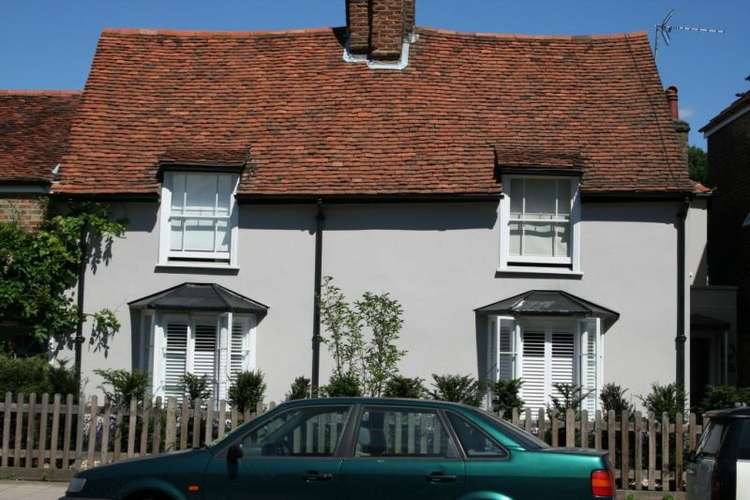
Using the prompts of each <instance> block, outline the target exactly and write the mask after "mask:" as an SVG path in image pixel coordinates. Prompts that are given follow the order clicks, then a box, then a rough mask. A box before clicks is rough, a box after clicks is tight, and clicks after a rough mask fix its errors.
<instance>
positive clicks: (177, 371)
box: [161, 321, 188, 398]
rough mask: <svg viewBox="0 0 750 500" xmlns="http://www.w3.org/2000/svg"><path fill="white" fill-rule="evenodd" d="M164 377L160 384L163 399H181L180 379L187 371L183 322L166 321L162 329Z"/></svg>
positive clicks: (184, 324)
mask: <svg viewBox="0 0 750 500" xmlns="http://www.w3.org/2000/svg"><path fill="white" fill-rule="evenodd" d="M164 336H165V349H164V372H163V373H164V377H163V379H162V382H163V384H164V386H163V387H164V390H163V391H161V392H162V394H163V395H164V396H165V397H169V396H175V397H178V398H179V397H182V393H183V383H182V377H183V375H184V374H185V372H186V370H187V357H188V325H187V322H185V321H167V326H166V328H165V329H164Z"/></svg>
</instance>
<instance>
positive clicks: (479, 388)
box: [430, 373, 484, 406]
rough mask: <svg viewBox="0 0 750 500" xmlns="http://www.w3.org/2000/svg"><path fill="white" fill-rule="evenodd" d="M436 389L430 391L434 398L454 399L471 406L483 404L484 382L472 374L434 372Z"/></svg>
mask: <svg viewBox="0 0 750 500" xmlns="http://www.w3.org/2000/svg"><path fill="white" fill-rule="evenodd" d="M432 379H433V381H434V383H433V386H434V390H432V391H430V396H432V398H433V399H439V400H441V401H453V402H454V403H464V404H467V405H470V406H479V405H480V404H482V393H483V392H484V391H483V384H482V383H481V382H479V381H478V380H476V379H475V378H474V377H472V376H470V375H437V374H435V373H433V374H432Z"/></svg>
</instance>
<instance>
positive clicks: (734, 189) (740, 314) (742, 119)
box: [701, 92, 750, 386]
mask: <svg viewBox="0 0 750 500" xmlns="http://www.w3.org/2000/svg"><path fill="white" fill-rule="evenodd" d="M701 132H703V134H704V135H705V137H706V141H707V143H708V179H709V182H710V183H711V185H712V186H715V190H714V194H713V196H712V199H711V206H710V210H709V219H708V235H709V240H708V241H709V244H708V269H709V281H710V282H711V284H712V285H716V286H719V287H723V288H726V289H732V288H736V289H737V301H736V308H737V309H736V310H737V316H736V322H737V340H738V346H737V347H738V351H737V357H738V359H750V92H748V93H745V94H744V95H742V96H740V97H739V98H738V99H736V100H735V101H734V102H733V103H732V104H730V105H729V106H728V107H727V108H726V109H724V110H723V111H721V112H720V113H719V114H718V115H716V116H715V117H714V118H713V119H711V121H710V122H709V123H708V124H706V126H704V127H703V128H702V129H701ZM737 371H738V374H737V375H738V383H739V384H740V385H742V386H748V385H750V370H748V368H747V367H746V366H743V365H742V364H741V363H740V364H739V366H738V370H737Z"/></svg>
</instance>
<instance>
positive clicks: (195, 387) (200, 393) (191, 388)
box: [182, 373, 211, 402]
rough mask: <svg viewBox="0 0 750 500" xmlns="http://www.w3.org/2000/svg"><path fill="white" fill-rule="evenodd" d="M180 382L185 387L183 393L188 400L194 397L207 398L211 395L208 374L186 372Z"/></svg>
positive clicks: (193, 399)
mask: <svg viewBox="0 0 750 500" xmlns="http://www.w3.org/2000/svg"><path fill="white" fill-rule="evenodd" d="M182 384H183V386H184V387H185V395H186V396H187V397H188V400H189V401H191V402H192V401H195V400H196V399H208V398H209V397H211V387H210V382H209V380H208V376H206V375H202V376H200V377H199V376H198V375H194V374H192V373H186V374H185V375H183V376H182Z"/></svg>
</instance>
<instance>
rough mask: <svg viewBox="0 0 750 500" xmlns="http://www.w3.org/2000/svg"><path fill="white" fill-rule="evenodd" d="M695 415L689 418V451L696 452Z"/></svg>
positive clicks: (692, 414)
mask: <svg viewBox="0 0 750 500" xmlns="http://www.w3.org/2000/svg"><path fill="white" fill-rule="evenodd" d="M695 424H696V422H695V413H692V412H691V413H690V416H689V417H688V450H689V451H695Z"/></svg>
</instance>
